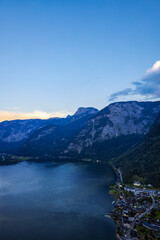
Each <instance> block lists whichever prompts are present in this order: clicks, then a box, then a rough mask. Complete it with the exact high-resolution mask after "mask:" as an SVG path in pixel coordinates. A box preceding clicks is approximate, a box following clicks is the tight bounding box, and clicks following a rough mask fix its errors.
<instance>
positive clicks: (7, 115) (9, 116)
mask: <svg viewBox="0 0 160 240" xmlns="http://www.w3.org/2000/svg"><path fill="white" fill-rule="evenodd" d="M68 114H70V113H68V112H67V113H61V112H43V111H39V110H37V111H34V112H17V111H0V122H2V121H5V120H14V119H36V118H39V119H48V118H53V117H66V116H67V115H68Z"/></svg>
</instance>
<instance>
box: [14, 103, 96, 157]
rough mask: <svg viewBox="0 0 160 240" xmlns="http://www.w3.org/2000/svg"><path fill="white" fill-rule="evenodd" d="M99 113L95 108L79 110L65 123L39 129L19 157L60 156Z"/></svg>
mask: <svg viewBox="0 0 160 240" xmlns="http://www.w3.org/2000/svg"><path fill="white" fill-rule="evenodd" d="M97 113H98V110H97V109H95V108H82V107H81V108H79V109H78V110H77V111H76V113H75V114H74V115H73V116H68V117H67V118H66V119H65V123H63V124H61V125H57V124H55V123H53V124H50V125H47V126H45V127H41V128H39V129H38V130H37V131H35V132H34V133H33V134H32V135H31V136H30V137H29V138H28V139H27V140H26V141H25V142H24V144H23V145H22V146H21V147H20V148H19V149H18V152H17V153H18V154H19V155H25V156H48V157H50V156H55V157H56V156H59V155H61V153H62V152H63V151H64V149H65V148H66V147H67V146H68V145H69V143H70V142H71V140H72V138H73V137H74V136H75V135H76V134H78V133H79V131H80V130H81V129H82V128H83V127H84V126H85V125H86V124H87V121H88V120H89V119H90V118H91V117H93V116H94V115H95V114H97Z"/></svg>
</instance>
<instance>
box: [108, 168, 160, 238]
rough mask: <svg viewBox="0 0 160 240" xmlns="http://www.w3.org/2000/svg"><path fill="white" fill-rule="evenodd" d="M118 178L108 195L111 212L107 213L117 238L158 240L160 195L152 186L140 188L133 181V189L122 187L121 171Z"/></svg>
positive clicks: (159, 230) (139, 185)
mask: <svg viewBox="0 0 160 240" xmlns="http://www.w3.org/2000/svg"><path fill="white" fill-rule="evenodd" d="M116 171H117V173H118V175H119V177H118V182H117V184H116V185H114V186H112V190H111V194H113V195H114V197H115V198H116V200H115V201H113V204H114V210H113V211H112V212H111V213H110V215H111V217H112V218H113V219H114V221H115V222H116V224H117V225H118V228H117V237H118V238H119V239H122V240H123V239H124V240H131V239H132V240H138V239H142V240H143V239H160V191H159V190H154V189H153V187H152V185H151V184H148V185H147V186H142V185H141V183H140V182H138V181H135V182H134V183H133V186H132V187H129V186H126V185H124V183H123V179H122V174H121V172H120V170H119V169H118V170H117V169H116Z"/></svg>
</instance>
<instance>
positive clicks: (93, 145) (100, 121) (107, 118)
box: [64, 101, 160, 160]
mask: <svg viewBox="0 0 160 240" xmlns="http://www.w3.org/2000/svg"><path fill="white" fill-rule="evenodd" d="M159 111H160V102H136V101H130V102H116V103H112V104H110V105H109V106H107V107H106V108H104V109H102V110H101V111H99V112H98V113H97V114H96V115H95V116H93V117H92V118H91V119H89V121H88V122H87V124H86V125H85V126H84V128H83V129H82V130H81V131H80V132H79V133H78V134H77V135H76V136H75V137H74V138H73V140H72V141H71V142H70V144H69V146H68V147H67V148H66V149H65V151H64V154H67V155H69V156H79V157H89V158H92V159H93V158H95V159H96V158H98V159H105V160H108V159H110V158H112V157H117V156H119V155H120V154H122V153H123V152H125V151H126V150H127V149H129V148H130V147H132V146H133V145H134V144H136V143H137V142H139V141H140V140H142V138H143V137H144V136H145V134H147V133H148V131H149V130H150V127H151V126H152V124H153V122H154V121H155V119H156V117H157V114H158V112H159Z"/></svg>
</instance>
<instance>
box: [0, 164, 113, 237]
mask: <svg viewBox="0 0 160 240" xmlns="http://www.w3.org/2000/svg"><path fill="white" fill-rule="evenodd" d="M115 180H116V179H115V176H114V173H113V172H112V170H111V169H110V168H109V167H108V166H105V165H100V164H93V163H60V164H57V163H51V162H43V163H34V162H30V163H28V162H22V163H19V164H15V165H9V166H1V167H0V239H2V240H14V239H15V240H51V239H52V240H107V239H108V240H114V239H116V237H115V232H116V225H115V223H114V222H113V220H112V219H110V218H106V217H104V215H105V214H106V213H107V212H108V211H110V210H111V209H112V208H113V206H112V201H113V199H112V197H111V196H110V195H109V185H111V184H113V183H114V182H115Z"/></svg>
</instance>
